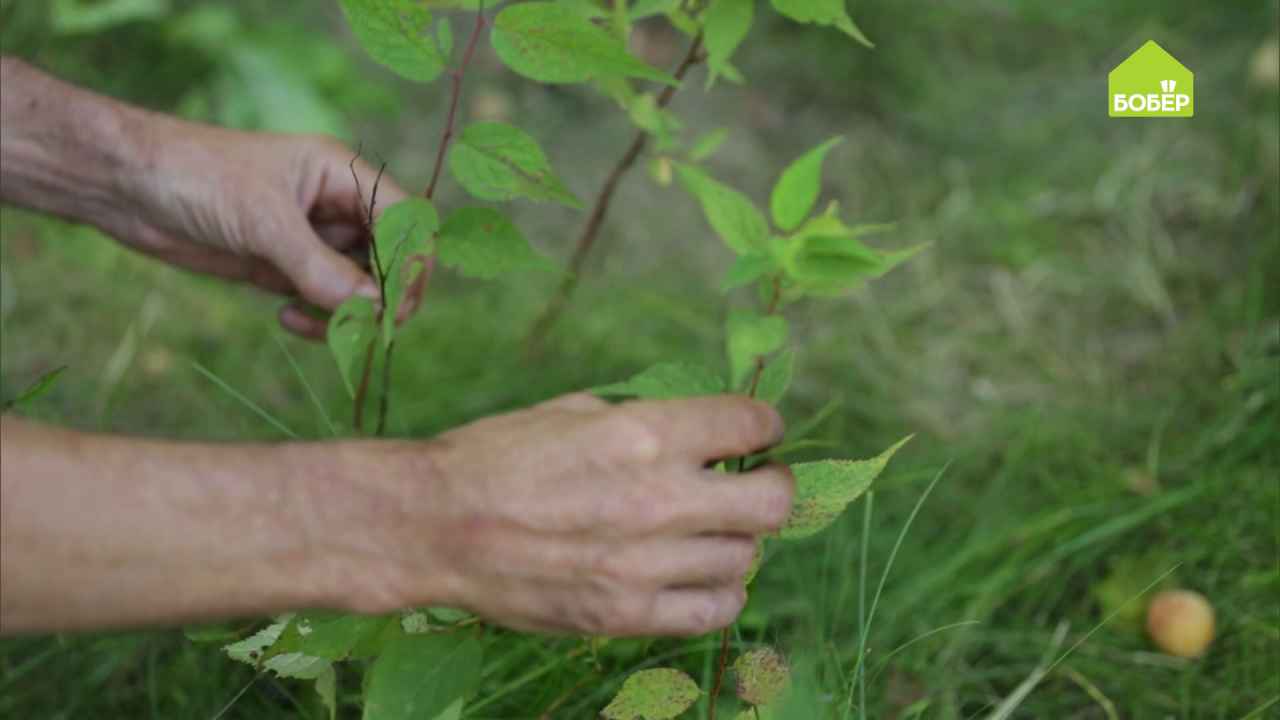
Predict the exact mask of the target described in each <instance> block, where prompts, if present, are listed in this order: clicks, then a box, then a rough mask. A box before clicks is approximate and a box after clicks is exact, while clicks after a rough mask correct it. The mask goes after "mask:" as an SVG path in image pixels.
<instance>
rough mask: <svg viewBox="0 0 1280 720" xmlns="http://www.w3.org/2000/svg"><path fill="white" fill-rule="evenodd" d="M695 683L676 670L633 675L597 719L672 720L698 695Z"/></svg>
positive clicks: (665, 669) (668, 669) (659, 669)
mask: <svg viewBox="0 0 1280 720" xmlns="http://www.w3.org/2000/svg"><path fill="white" fill-rule="evenodd" d="M701 694H702V693H701V691H699V690H698V684H697V683H695V682H694V681H693V678H691V677H689V676H688V675H686V674H685V673H683V672H680V671H679V670H673V669H671V668H658V669H655V670H641V671H640V672H637V673H632V674H631V675H630V676H629V677H627V679H626V681H625V682H623V683H622V689H621V690H619V691H618V694H617V695H615V696H614V698H613V700H612V701H611V702H610V703H609V705H608V706H607V707H605V709H604V710H602V711H601V712H600V717H602V718H605V720H672V718H675V717H678V716H680V715H681V714H682V713H684V711H685V710H688V709H689V708H690V707H691V706H692V705H693V704H694V703H695V702H697V700H698V696H699V695H701Z"/></svg>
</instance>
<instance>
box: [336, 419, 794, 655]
mask: <svg viewBox="0 0 1280 720" xmlns="http://www.w3.org/2000/svg"><path fill="white" fill-rule="evenodd" d="M782 431H783V426H782V420H781V418H780V417H779V416H778V414H777V412H776V411H774V409H773V408H771V407H770V406H769V405H767V404H765V403H762V402H758V401H755V400H751V399H748V398H745V397H741V396H717V397H703V398H694V399H686V400H668V401H642V402H631V403H625V404H622V405H616V406H614V405H609V404H607V403H605V402H603V401H601V400H599V399H597V398H595V397H592V396H590V395H582V394H578V395H568V396H565V397H562V398H559V399H556V400H553V401H550V402H547V403H543V404H541V405H538V406H536V407H533V408H529V409H526V410H521V411H517V412H513V413H509V414H506V415H499V416H495V417H491V418H486V419H483V420H480V421H478V422H475V423H472V424H470V425H466V426H464V427H461V428H459V429H456V430H453V431H451V432H448V433H446V434H444V435H442V436H441V437H440V438H439V439H438V440H436V441H435V442H433V443H430V444H429V445H427V447H426V449H425V450H424V449H423V446H422V445H421V444H408V443H406V444H396V445H394V446H392V447H394V448H397V450H396V451H395V452H394V453H387V452H386V447H387V446H386V445H384V444H379V446H380V447H382V451H381V452H382V454H381V457H380V458H379V459H372V458H371V459H370V462H371V463H372V464H371V465H370V467H377V468H378V470H377V471H376V472H377V474H378V475H379V477H380V478H381V479H380V480H378V482H379V483H380V484H383V485H382V486H383V488H384V490H390V491H391V493H392V494H391V495H390V496H389V497H390V498H393V500H391V501H390V502H387V503H384V504H383V512H384V513H385V512H386V511H387V509H388V508H394V512H393V514H390V515H384V517H382V519H381V520H380V521H379V522H376V523H366V524H363V526H362V531H364V530H367V531H369V533H370V534H369V535H366V536H365V537H364V539H363V540H364V542H362V544H365V543H367V542H369V541H372V542H374V543H375V545H374V546H373V548H372V556H371V557H368V558H367V559H366V564H365V566H366V567H377V568H380V570H379V571H378V572H377V573H376V576H375V577H376V578H377V579H373V580H371V581H370V582H369V583H366V584H365V586H366V587H369V588H374V589H375V594H376V591H377V590H378V589H381V590H385V591H386V596H385V597H384V598H383V599H384V600H385V602H379V601H378V600H372V601H371V603H358V604H361V605H363V606H364V607H363V609H366V610H374V611H378V610H386V609H389V607H384V606H383V605H389V606H391V607H404V606H413V605H423V604H447V605H453V606H457V607H463V608H466V609H468V610H471V611H473V612H475V613H477V614H479V615H480V616H482V617H485V618H487V619H488V620H491V621H493V622H495V623H498V624H501V625H505V626H508V627H511V628H514V629H518V630H525V631H540V632H564V633H586V634H597V635H610V636H626V635H697V634H702V633H705V632H709V631H711V630H714V629H717V628H720V627H724V626H726V625H728V624H730V623H732V622H733V620H734V619H735V618H736V617H737V616H738V613H739V612H740V611H741V610H742V606H743V603H744V602H745V599H746V593H745V589H744V587H743V578H744V575H745V573H746V572H747V570H748V568H749V567H750V565H751V562H752V558H753V555H754V553H755V538H756V537H757V536H759V535H761V534H764V533H768V532H772V531H775V530H777V529H778V528H779V527H780V526H781V525H782V524H783V522H784V521H785V520H786V518H787V516H788V514H789V512H790V509H791V498H792V492H793V479H792V477H791V473H790V471H789V470H788V469H787V468H785V467H783V466H780V465H767V466H765V467H762V468H760V469H757V470H754V471H752V472H749V473H746V474H725V473H719V472H716V471H714V470H712V469H710V466H711V463H713V462H714V461H717V460H719V459H722V458H729V457H736V456H740V455H745V454H748V453H751V452H753V451H756V450H760V449H762V448H765V447H768V446H769V445H772V444H774V443H776V442H778V440H780V439H781V437H782ZM400 461H403V462H404V463H407V464H404V465H400V467H404V468H416V470H414V471H411V472H406V473H396V472H393V471H391V468H395V467H397V463H398V462H400ZM424 461H425V463H424ZM424 475H426V476H427V477H424ZM385 483H391V485H390V486H388V485H385ZM366 547H369V546H367V545H366Z"/></svg>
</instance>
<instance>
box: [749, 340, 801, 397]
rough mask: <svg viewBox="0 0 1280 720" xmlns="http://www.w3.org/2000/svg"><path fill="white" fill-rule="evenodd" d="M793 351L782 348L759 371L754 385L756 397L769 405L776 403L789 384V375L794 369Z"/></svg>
mask: <svg viewBox="0 0 1280 720" xmlns="http://www.w3.org/2000/svg"><path fill="white" fill-rule="evenodd" d="M795 360H796V358H795V353H794V352H793V351H791V350H783V351H782V352H780V353H778V356H777V357H776V358H774V359H773V360H771V361H769V363H768V364H767V365H765V366H764V371H763V372H761V373H760V382H759V383H758V384H757V385H756V397H757V398H759V399H760V400H763V401H765V402H767V403H769V404H771V405H777V404H778V403H779V402H780V401H781V400H782V397H783V396H784V395H786V394H787V388H788V387H790V386H791V377H792V374H793V373H794V370H795Z"/></svg>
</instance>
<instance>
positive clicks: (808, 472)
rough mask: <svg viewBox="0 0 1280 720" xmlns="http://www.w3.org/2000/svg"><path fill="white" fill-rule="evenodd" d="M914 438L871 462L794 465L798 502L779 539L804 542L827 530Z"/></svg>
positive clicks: (893, 446)
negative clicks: (890, 460) (802, 540)
mask: <svg viewBox="0 0 1280 720" xmlns="http://www.w3.org/2000/svg"><path fill="white" fill-rule="evenodd" d="M910 439H911V436H907V437H905V438H903V439H901V440H899V441H898V442H896V443H894V444H893V445H892V446H891V447H889V449H887V450H885V451H884V452H882V453H880V454H879V455H877V456H876V457H874V458H870V459H868V460H819V461H817V462H808V463H800V464H798V465H793V466H792V467H791V471H792V472H793V473H794V474H795V477H796V495H795V500H794V501H793V502H792V506H791V517H789V518H787V522H786V524H785V525H783V527H782V530H781V531H780V532H779V533H778V536H779V537H781V538H782V539H783V540H800V539H802V538H807V537H810V536H812V535H817V534H818V533H820V532H822V531H823V530H825V529H826V528H827V526H829V525H830V524H831V523H832V522H834V521H835V519H836V518H838V517H840V514H841V513H843V512H844V509H845V508H846V507H848V506H849V503H851V502H853V501H854V500H857V499H858V498H859V497H860V496H861V495H862V494H863V493H865V492H866V491H867V489H868V488H870V487H871V483H872V481H874V480H875V479H876V477H877V476H878V475H879V474H880V473H881V472H882V471H883V470H884V467H885V465H888V464H889V459H890V458H892V457H893V455H894V453H896V452H897V451H898V449H899V448H901V447H902V446H903V445H905V444H907V441H908V440H910Z"/></svg>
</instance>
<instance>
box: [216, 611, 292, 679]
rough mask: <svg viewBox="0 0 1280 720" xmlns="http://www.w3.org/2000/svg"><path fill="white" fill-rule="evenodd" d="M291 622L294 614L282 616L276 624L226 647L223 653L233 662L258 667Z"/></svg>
mask: <svg viewBox="0 0 1280 720" xmlns="http://www.w3.org/2000/svg"><path fill="white" fill-rule="evenodd" d="M291 620H293V614H292V613H289V614H285V615H281V616H280V617H278V618H276V620H275V621H274V622H272V623H271V624H269V625H267V626H266V627H264V628H262V629H261V630H259V631H258V632H256V633H254V634H252V635H250V636H249V637H247V638H245V639H243V640H240V641H239V642H233V643H231V644H230V645H226V646H224V647H223V648H222V651H223V652H225V653H226V654H227V657H229V658H231V659H232V660H235V661H237V662H242V663H246V664H248V665H253V666H255V667H257V665H258V663H259V661H260V660H262V656H263V654H264V653H265V652H266V650H267V648H269V647H271V646H272V645H273V644H274V643H275V641H276V640H279V639H280V633H282V632H284V629H285V627H286V626H287V625H288V624H289V622H290V621H291Z"/></svg>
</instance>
